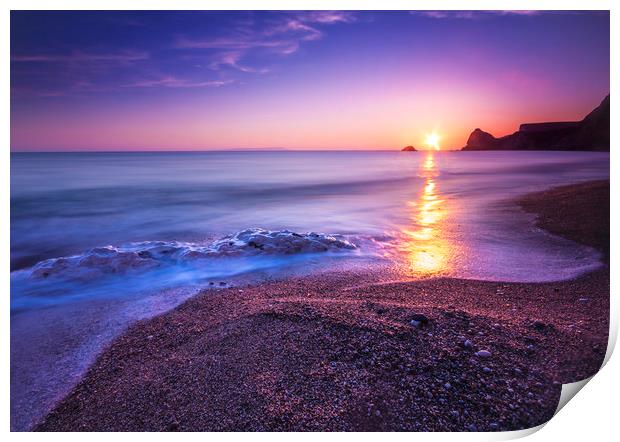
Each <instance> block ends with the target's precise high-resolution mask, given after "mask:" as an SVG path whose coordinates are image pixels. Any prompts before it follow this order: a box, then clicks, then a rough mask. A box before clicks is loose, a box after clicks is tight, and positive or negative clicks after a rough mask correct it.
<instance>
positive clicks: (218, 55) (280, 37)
mask: <svg viewBox="0 0 620 442" xmlns="http://www.w3.org/2000/svg"><path fill="white" fill-rule="evenodd" d="M354 21H356V15H355V14H354V13H353V12H350V11H299V12H290V13H283V14H282V15H281V16H279V17H278V18H277V19H274V20H271V21H269V22H261V23H255V22H254V21H252V20H247V19H246V20H240V21H239V22H238V23H237V24H236V26H233V27H231V28H230V31H231V32H230V33H229V34H228V35H226V36H215V37H207V38H189V37H187V36H181V37H178V38H177V39H176V42H175V47H176V48H177V49H206V50H211V51H212V53H211V55H210V57H211V60H212V62H211V63H210V65H209V66H210V68H211V69H214V70H218V69H220V68H222V67H228V68H234V69H237V70H239V71H242V72H258V73H265V72H268V71H269V68H266V67H261V68H257V67H252V66H249V65H248V63H241V60H242V59H244V58H246V57H247V56H250V55H253V54H255V53H257V52H261V53H268V54H269V53H270V54H275V55H280V56H286V55H290V54H293V53H295V52H297V51H298V50H299V48H300V47H301V45H302V44H303V43H305V42H311V41H316V40H319V39H321V38H323V37H324V35H325V34H324V32H323V31H322V30H321V29H319V26H321V25H324V26H329V25H333V24H337V23H353V22H354Z"/></svg>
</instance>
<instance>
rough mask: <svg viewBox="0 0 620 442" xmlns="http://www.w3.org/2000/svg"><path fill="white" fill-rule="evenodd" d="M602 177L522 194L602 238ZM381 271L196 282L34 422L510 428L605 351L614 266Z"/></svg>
mask: <svg viewBox="0 0 620 442" xmlns="http://www.w3.org/2000/svg"><path fill="white" fill-rule="evenodd" d="M594 183H597V184H593V182H588V183H582V184H577V185H571V186H563V187H562V188H554V189H551V190H547V191H543V192H538V193H536V194H529V195H526V196H524V197H523V198H521V199H519V200H518V201H517V203H518V204H519V205H520V206H521V207H522V208H524V210H526V211H528V212H535V213H538V214H539V219H538V221H537V224H538V225H539V226H541V227H544V228H545V229H546V230H548V231H550V232H552V233H554V234H560V235H561V236H564V237H568V238H569V239H572V240H575V239H577V240H579V242H582V243H584V244H586V245H590V246H597V245H599V247H600V243H593V242H592V238H594V239H596V238H599V237H600V236H601V234H602V233H604V232H601V229H604V228H605V223H604V219H605V214H604V213H601V214H599V215H598V216H595V217H594V218H596V219H597V220H598V221H600V222H595V223H592V222H591V220H592V213H591V211H589V209H588V210H585V205H584V204H586V202H588V201H598V203H597V204H598V206H594V207H595V208H596V207H599V208H601V207H602V208H606V209H607V210H608V208H609V202H608V181H607V182H600V181H599V182H594ZM604 183H607V203H606V206H605V205H604V204H603V205H601V204H600V201H601V199H604V198H605V194H604V187H605V184H604ZM557 189H561V190H557ZM554 192H556V193H554ZM557 192H561V194H562V195H564V198H559V194H558V193H557ZM601 192H603V193H602V194H601ZM594 194H596V195H597V198H595V199H593V198H592V195H594ZM552 203H555V204H552ZM560 203H562V204H560ZM545 207H552V208H550V209H548V210H545ZM567 211H568V212H567ZM603 212H604V211H603ZM566 213H570V216H571V220H576V221H577V222H578V221H581V223H580V224H579V223H577V225H580V226H581V227H582V228H581V230H580V229H577V228H575V225H574V224H571V225H566V223H563V222H561V220H562V217H563V216H565V215H566ZM606 226H607V235H608V232H609V230H608V229H609V219H608V212H607V225H606ZM607 239H608V236H607ZM604 243H605V241H603V246H604ZM607 244H608V241H607ZM599 250H600V251H601V253H603V255H604V256H605V257H607V256H608V254H605V250H604V249H603V250H601V249H600V248H599ZM607 253H608V252H607ZM380 276H381V275H377V274H364V273H363V272H334V273H331V274H321V275H317V276H309V277H293V278H290V279H287V280H283V281H276V282H265V283H262V284H258V285H253V286H248V287H242V288H239V287H235V288H228V289H221V290H218V291H217V292H216V293H213V291H206V292H203V293H201V294H199V295H196V296H195V297H193V298H191V299H189V300H188V301H186V302H184V303H183V304H182V305H180V306H179V307H177V308H175V309H173V310H171V311H169V312H167V313H164V314H163V315H160V316H157V317H154V318H151V319H149V320H146V321H141V322H138V323H136V324H134V325H133V326H131V327H130V328H129V329H128V330H127V331H126V332H125V333H124V334H123V335H122V336H120V337H119V338H117V339H116V340H115V341H114V342H113V343H112V344H111V345H110V346H108V347H107V348H106V350H104V352H103V353H102V354H100V355H99V357H98V358H97V360H96V362H95V363H94V364H93V365H92V366H91V367H90V368H89V370H88V371H87V373H86V374H85V375H84V377H83V378H82V380H81V381H80V382H79V384H78V385H77V386H76V388H74V389H73V390H72V392H71V393H70V394H69V395H68V396H67V397H65V398H64V399H63V400H61V401H60V402H59V403H58V404H57V406H56V407H55V408H54V410H53V411H52V412H51V413H50V414H49V415H48V416H47V417H46V418H45V419H44V420H43V422H41V423H40V424H39V425H37V426H36V427H35V430H39V431H61V430H62V431H88V430H93V431H96V430H137V431H140V430H153V431H167V430H168V431H170V430H187V431H189V430H196V431H201V430H214V431H220V430H232V431H234V430H248V431H254V430H259V431H260V430H275V431H280V430H289V431H294V430H331V431H334V430H362V431H363V430H384V431H386V430H387V431H390V430H410V431H425V430H426V431H440V430H445V431H476V430H477V431H496V430H515V429H521V428H529V427H532V426H536V425H539V424H541V423H543V422H545V421H546V420H548V419H549V418H550V417H551V416H552V415H553V412H554V411H555V407H556V405H557V401H558V399H559V393H560V384H561V383H566V382H574V381H577V380H580V379H583V378H585V377H588V376H591V375H592V374H594V373H595V372H596V371H597V370H598V368H599V367H600V364H601V363H602V361H603V358H604V355H605V351H606V342H607V332H608V324H607V321H608V318H609V269H608V267H606V266H604V267H603V268H601V269H599V270H596V271H594V272H591V273H588V274H586V275H583V276H581V277H579V278H576V279H573V280H570V281H561V282H550V283H503V282H490V281H474V280H461V279H449V278H437V279H423V280H417V281H403V282H379V283H378V282H377V281H378V280H379V281H380V280H381V277H380ZM592 319H595V321H592ZM412 320H414V321H417V322H411V321H412ZM482 350H485V351H488V352H489V353H490V356H488V357H486V356H487V354H486V353H485V352H482V353H478V352H480V351H482Z"/></svg>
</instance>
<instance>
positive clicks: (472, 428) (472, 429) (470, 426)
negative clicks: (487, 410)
mask: <svg viewBox="0 0 620 442" xmlns="http://www.w3.org/2000/svg"><path fill="white" fill-rule="evenodd" d="M467 431H478V427H476V425H474V424H469V425H468V426H467Z"/></svg>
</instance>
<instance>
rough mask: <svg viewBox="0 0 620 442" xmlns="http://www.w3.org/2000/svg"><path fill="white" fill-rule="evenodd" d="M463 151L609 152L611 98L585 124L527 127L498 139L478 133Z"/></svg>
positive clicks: (553, 124) (580, 122) (566, 122)
mask: <svg viewBox="0 0 620 442" xmlns="http://www.w3.org/2000/svg"><path fill="white" fill-rule="evenodd" d="M462 150H597V151H608V150H609V95H607V96H606V97H605V99H604V100H603V101H602V102H601V104H600V105H599V106H598V107H597V108H596V109H594V110H593V111H592V112H590V113H589V114H588V115H587V116H586V117H585V118H584V119H583V120H581V121H558V122H549V123H525V124H522V125H521V126H520V127H519V130H518V131H517V132H515V133H513V134H511V135H506V136H504V137H501V138H495V137H494V136H493V135H491V134H490V133H488V132H484V131H483V130H481V129H476V130H474V131H473V132H472V133H471V134H470V135H469V138H468V140H467V145H466V146H465V147H464V148H463V149H462Z"/></svg>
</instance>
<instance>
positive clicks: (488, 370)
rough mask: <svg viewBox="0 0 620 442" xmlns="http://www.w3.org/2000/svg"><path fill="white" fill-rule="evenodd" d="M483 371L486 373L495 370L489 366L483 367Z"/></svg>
mask: <svg viewBox="0 0 620 442" xmlns="http://www.w3.org/2000/svg"><path fill="white" fill-rule="evenodd" d="M482 371H483V372H485V373H492V372H493V370H492V369H491V368H489V367H482Z"/></svg>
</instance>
